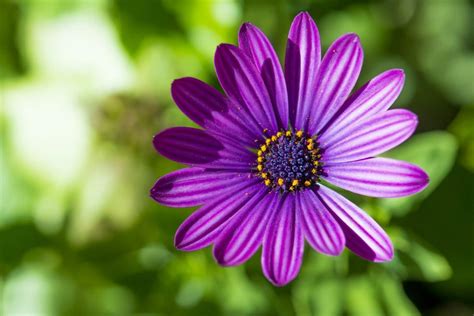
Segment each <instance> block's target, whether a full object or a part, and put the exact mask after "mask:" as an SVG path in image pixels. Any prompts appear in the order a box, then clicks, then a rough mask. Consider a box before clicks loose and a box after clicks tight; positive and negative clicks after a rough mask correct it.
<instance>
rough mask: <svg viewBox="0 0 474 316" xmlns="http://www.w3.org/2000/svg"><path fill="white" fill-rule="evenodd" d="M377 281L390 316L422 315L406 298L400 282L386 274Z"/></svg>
mask: <svg viewBox="0 0 474 316" xmlns="http://www.w3.org/2000/svg"><path fill="white" fill-rule="evenodd" d="M377 280H378V282H377V284H378V285H379V287H380V293H381V295H382V297H383V301H384V303H385V307H386V309H387V312H388V313H387V314H388V315H404V316H408V315H420V313H419V312H418V310H417V309H416V307H415V305H413V303H412V302H411V301H410V300H409V299H408V297H407V296H406V294H405V292H404V291H403V287H402V284H401V282H400V281H399V280H396V279H395V278H394V277H392V276H389V275H388V274H386V273H380V274H379V275H378V276H377Z"/></svg>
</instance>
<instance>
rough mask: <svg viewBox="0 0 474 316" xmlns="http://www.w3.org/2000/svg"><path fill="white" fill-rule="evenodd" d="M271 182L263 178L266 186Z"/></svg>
mask: <svg viewBox="0 0 474 316" xmlns="http://www.w3.org/2000/svg"><path fill="white" fill-rule="evenodd" d="M271 183H272V182H271V181H270V180H269V179H267V180H265V185H266V186H267V187H269V186H270V184H271Z"/></svg>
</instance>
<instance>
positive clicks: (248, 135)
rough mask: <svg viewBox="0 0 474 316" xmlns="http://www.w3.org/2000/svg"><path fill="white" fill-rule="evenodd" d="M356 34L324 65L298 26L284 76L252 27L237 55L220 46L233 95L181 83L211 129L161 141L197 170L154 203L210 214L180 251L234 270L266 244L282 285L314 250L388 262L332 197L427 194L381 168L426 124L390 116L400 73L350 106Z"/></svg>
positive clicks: (181, 176)
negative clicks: (203, 253) (202, 254)
mask: <svg viewBox="0 0 474 316" xmlns="http://www.w3.org/2000/svg"><path fill="white" fill-rule="evenodd" d="M362 59H363V53H362V47H361V45H360V41H359V38H358V37H357V35H355V34H346V35H343V36H341V37H340V38H338V39H337V40H336V41H335V42H334V43H333V44H332V45H331V46H330V47H329V49H328V51H327V52H326V54H325V55H324V57H323V58H322V59H321V46H320V41H319V33H318V29H317V27H316V24H315V23H314V21H313V19H312V18H311V16H310V15H309V14H308V13H306V12H303V13H300V14H299V15H298V16H297V17H296V18H295V19H294V21H293V23H292V25H291V29H290V33H289V36H288V44H287V48H286V58H285V70H284V71H283V70H282V68H281V66H280V63H279V61H278V57H277V55H276V54H275V51H274V49H273V47H272V45H271V44H270V42H269V41H268V39H267V38H266V37H265V35H264V34H263V33H262V31H260V30H259V29H258V28H257V27H255V26H253V25H251V24H249V23H245V24H243V25H242V27H241V29H240V33H239V46H238V47H236V46H233V45H229V44H222V45H219V47H218V48H217V51H216V54H215V68H216V73H217V77H218V78H219V82H220V84H221V86H222V88H223V89H224V91H225V93H226V96H224V95H222V94H221V93H219V92H218V91H217V90H216V89H214V88H212V87H210V86H209V85H207V84H205V83H204V82H202V81H199V80H198V79H194V78H182V79H178V80H176V81H174V82H173V84H172V87H171V93H172V95H173V98H174V100H175V102H176V104H177V105H178V107H179V108H180V109H181V110H182V111H183V112H184V113H185V114H186V115H187V116H188V117H189V118H190V119H192V120H193V121H194V122H196V123H197V124H198V125H200V126H201V127H202V128H203V129H195V128H189V127H175V128H170V129H167V130H165V131H163V132H161V133H159V134H158V135H156V136H155V138H154V140H153V143H154V146H155V148H156V150H157V151H158V152H159V153H160V154H162V155H163V156H165V157H167V158H169V159H172V160H174V161H177V162H180V163H183V164H186V165H188V166H189V167H187V168H184V169H181V170H178V171H175V172H172V173H170V174H168V175H165V176H164V177H162V178H160V179H159V180H158V181H157V182H156V184H155V185H154V187H153V188H152V189H151V196H152V197H153V198H154V199H155V200H156V201H158V202H159V203H161V204H164V205H167V206H171V207H191V206H198V205H199V206H201V207H200V208H199V209H198V210H197V211H195V212H194V213H193V214H192V215H191V216H190V217H189V218H188V219H186V220H185V221H184V223H183V224H182V225H181V226H180V227H179V228H178V231H177V232H176V236H175V244H176V247H177V248H178V249H181V250H185V251H193V250H197V249H201V248H204V247H206V246H208V245H210V244H213V254H214V257H215V259H216V261H217V262H218V263H219V264H220V265H223V266H233V265H238V264H241V263H243V262H245V261H247V260H248V259H249V258H250V257H251V256H252V255H253V254H254V253H255V252H256V251H257V250H258V249H259V248H260V246H261V245H262V257H261V262H262V268H263V273H264V274H265V276H266V277H267V278H268V280H270V282H272V283H273V284H275V285H277V286H282V285H285V284H287V283H288V282H290V281H291V280H293V279H294V278H295V277H296V275H297V274H298V271H299V269H300V267H301V261H302V258H303V250H304V240H306V241H307V242H308V243H309V244H310V245H311V246H312V247H313V248H314V249H315V250H316V251H318V252H320V253H323V254H326V255H331V256H337V255H339V254H340V253H341V252H342V250H343V249H344V246H346V247H347V248H349V249H350V250H351V251H352V252H354V253H355V254H357V255H358V256H360V257H362V258H364V259H367V260H370V261H374V262H384V261H388V260H391V259H392V257H393V246H392V243H391V241H390V238H389V237H388V236H387V234H386V233H385V232H384V231H383V229H382V228H381V227H380V226H379V225H378V224H377V223H376V222H375V221H374V220H373V219H372V218H371V217H369V216H368V215H367V214H366V213H365V212H364V211H362V210H361V209H360V208H359V207H357V206H356V205H355V204H353V203H352V202H350V201H348V200H347V199H345V198H344V197H343V196H341V195H340V194H338V193H336V192H335V191H333V190H331V189H330V188H328V187H327V186H326V185H325V184H322V183H321V182H322V181H327V182H328V183H331V184H333V185H336V186H338V187H341V188H343V189H346V190H349V191H352V192H355V193H358V194H363V195H367V196H372V197H401V196H406V195H410V194H414V193H416V192H419V191H421V190H422V189H424V188H425V187H426V186H427V184H428V176H427V174H426V173H425V172H424V171H423V170H421V169H420V168H419V167H417V166H414V165H412V164H409V163H407V162H403V161H398V160H393V159H388V158H374V157H375V156H376V155H378V154H381V153H383V152H385V151H387V150H389V149H391V148H394V147H395V146H397V145H399V144H400V143H402V142H403V141H405V140H406V139H407V138H408V137H410V135H412V133H413V132H414V130H415V128H416V125H417V117H416V115H415V114H413V113H412V112H410V111H407V110H403V109H395V110H388V108H389V107H390V106H391V105H392V104H393V102H394V101H395V99H396V98H397V97H398V95H399V94H400V91H401V89H402V86H403V82H404V73H403V71H402V70H398V69H393V70H388V71H386V72H384V73H382V74H380V75H378V76H377V77H375V78H374V79H372V80H370V81H369V82H367V83H366V84H365V85H364V86H362V87H361V88H360V89H359V90H357V91H356V92H354V93H353V94H352V95H350V96H349V94H350V93H351V90H352V89H353V88H354V85H355V84H356V81H357V78H358V76H359V73H360V69H361V66H362Z"/></svg>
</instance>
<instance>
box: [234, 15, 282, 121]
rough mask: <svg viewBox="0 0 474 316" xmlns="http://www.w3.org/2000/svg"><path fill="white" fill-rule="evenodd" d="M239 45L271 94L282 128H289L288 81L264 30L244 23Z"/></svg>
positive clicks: (274, 109)
mask: <svg viewBox="0 0 474 316" xmlns="http://www.w3.org/2000/svg"><path fill="white" fill-rule="evenodd" d="M239 47H240V48H241V49H242V50H243V51H244V52H246V53H247V54H248V55H249V56H250V57H251V59H252V60H253V62H254V64H255V65H256V66H257V69H258V71H259V73H260V75H261V76H262V78H263V82H264V83H265V86H266V88H267V91H268V94H269V96H270V99H271V102H272V105H273V111H274V113H276V114H277V120H278V125H279V126H280V128H283V129H287V128H288V97H287V93H286V83H285V78H284V76H283V71H282V69H281V65H280V61H279V60H278V56H277V54H276V53H275V50H274V49H273V46H272V44H271V43H270V41H269V40H268V38H267V37H266V36H265V34H263V32H262V31H261V30H260V29H259V28H257V27H255V26H254V25H252V24H250V23H244V24H243V25H242V27H241V28H240V32H239Z"/></svg>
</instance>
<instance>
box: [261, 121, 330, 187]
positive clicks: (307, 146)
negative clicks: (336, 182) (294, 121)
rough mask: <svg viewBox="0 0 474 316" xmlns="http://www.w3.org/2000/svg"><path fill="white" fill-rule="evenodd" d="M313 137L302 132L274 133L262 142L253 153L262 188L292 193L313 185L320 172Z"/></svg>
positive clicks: (319, 162)
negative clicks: (255, 156) (261, 180)
mask: <svg viewBox="0 0 474 316" xmlns="http://www.w3.org/2000/svg"><path fill="white" fill-rule="evenodd" d="M320 159H321V154H320V149H319V147H318V143H317V142H316V137H308V136H307V135H305V134H304V133H303V132H302V131H297V132H296V133H293V132H292V131H291V130H287V131H283V132H278V133H276V134H275V135H272V136H270V137H268V138H266V139H265V143H264V144H262V145H261V146H260V148H259V150H258V152H257V173H258V175H259V176H260V177H261V178H262V179H263V182H264V183H265V185H266V186H268V187H271V188H272V189H274V190H279V191H281V192H292V191H296V190H301V189H303V188H308V187H311V186H313V185H315V184H316V183H317V182H318V180H319V175H320V174H321V172H322V169H321V167H322V164H321V161H320Z"/></svg>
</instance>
